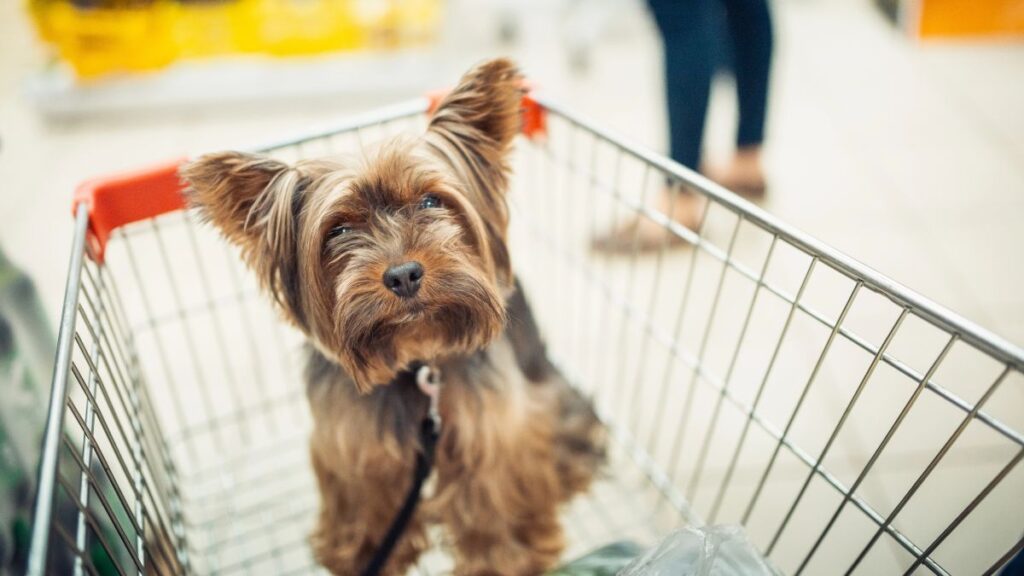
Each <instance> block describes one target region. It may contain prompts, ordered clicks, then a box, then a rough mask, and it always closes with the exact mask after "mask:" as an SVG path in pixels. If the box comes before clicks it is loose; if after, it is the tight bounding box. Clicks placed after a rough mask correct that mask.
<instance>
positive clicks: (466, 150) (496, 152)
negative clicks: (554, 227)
mask: <svg viewBox="0 0 1024 576" xmlns="http://www.w3.org/2000/svg"><path fill="white" fill-rule="evenodd" d="M525 91H526V90H525V88H524V84H523V77H522V75H521V74H520V73H519V69H518V68H517V67H516V65H515V64H513V63H512V62H511V61H510V60H506V59H504V58H499V59H495V60H488V61H486V62H484V63H482V64H479V65H477V66H476V67H475V68H473V69H472V70H470V71H469V72H467V73H466V75H465V76H463V77H462V79H461V80H460V81H459V84H458V85H457V86H456V87H455V89H454V90H452V91H451V92H450V93H449V94H448V96H446V97H445V98H444V99H443V100H442V101H441V103H440V105H438V107H437V110H436V111H435V112H434V116H433V118H431V120H430V125H429V127H428V129H427V134H426V142H427V144H428V146H429V147H430V148H431V149H432V150H433V151H434V152H435V153H436V154H437V155H439V156H440V157H441V158H442V159H443V160H444V161H446V162H447V164H448V165H449V166H450V167H451V168H452V171H453V173H454V176H455V177H456V178H457V179H458V180H459V181H460V182H459V183H460V185H461V186H460V187H461V189H462V190H463V193H464V194H465V195H466V196H467V198H468V199H469V201H470V202H471V203H472V204H473V206H474V208H475V209H476V210H477V211H478V212H479V213H480V215H481V217H482V219H483V221H484V223H485V226H486V227H487V229H488V233H489V236H490V238H489V240H490V242H489V243H490V249H491V252H492V256H493V259H494V264H495V269H496V270H497V272H498V275H499V279H500V280H501V281H502V283H503V284H506V285H509V286H510V285H511V282H512V274H511V263H510V261H509V256H508V249H507V247H506V245H505V237H506V234H507V230H508V206H507V204H506V203H505V193H506V192H507V190H508V172H509V170H508V153H509V151H510V150H511V145H512V141H513V139H515V136H516V134H518V133H519V130H520V128H521V126H522V110H521V108H522V101H523V95H524V94H525Z"/></svg>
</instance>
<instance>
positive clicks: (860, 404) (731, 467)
mask: <svg viewBox="0 0 1024 576" xmlns="http://www.w3.org/2000/svg"><path fill="white" fill-rule="evenodd" d="M526 104H527V110H528V112H529V113H530V122H529V124H530V127H531V130H530V133H531V137H530V138H529V139H523V141H522V142H520V144H519V151H518V153H517V156H516V160H515V166H514V172H515V178H514V180H515V182H514V184H513V190H512V191H511V193H510V201H511V202H512V209H513V217H512V221H513V229H512V231H511V243H512V250H513V255H514V260H515V268H516V270H517V272H518V274H519V275H520V276H521V278H522V280H523V282H524V284H525V286H526V291H527V293H528V295H529V297H530V298H531V299H532V302H533V306H534V308H535V312H536V315H537V316H538V318H539V319H540V321H541V323H542V325H543V326H542V327H543V330H544V332H545V334H546V336H547V338H548V340H549V344H550V349H551V353H552V355H553V358H554V359H555V360H556V361H557V363H558V364H559V366H560V367H561V368H562V370H563V371H564V372H565V374H566V375H567V376H568V377H569V378H570V379H571V380H572V382H574V384H575V385H577V386H578V387H579V388H580V389H581V390H582V391H583V392H584V393H586V394H588V395H589V396H591V397H592V398H593V399H594V402H595V404H596V407H597V409H598V411H599V413H600V415H601V417H602V419H603V420H604V421H605V422H606V423H607V424H608V426H609V429H610V431H611V435H612V437H613V440H614V442H613V448H612V450H611V455H610V464H609V466H608V469H607V472H606V474H604V475H603V477H602V478H601V480H600V481H599V482H598V483H597V484H596V485H595V486H594V488H593V489H592V490H591V491H590V493H588V494H587V495H585V496H581V497H580V498H578V499H577V500H576V501H574V502H573V503H572V504H571V505H570V506H568V508H567V510H566V513H565V518H566V520H565V525H566V529H567V535H568V540H569V543H570V546H569V549H568V550H567V557H570V556H572V555H575V554H579V553H581V552H584V551H586V550H589V549H591V548H593V547H596V546H598V545H600V544H604V543H607V542H610V541H613V540H621V539H631V540H635V541H637V542H639V543H641V544H650V543H653V542H655V541H657V539H659V538H661V537H663V536H664V535H665V534H667V533H668V532H669V531H670V530H671V529H673V528H675V527H678V526H681V525H683V524H688V523H690V524H700V523H705V522H706V523H739V524H742V525H744V526H745V528H746V530H747V533H748V535H749V537H750V539H751V541H752V542H753V543H754V545H755V546H756V547H757V548H758V549H759V550H761V551H762V552H763V553H764V554H765V555H766V556H767V558H769V559H770V561H771V562H772V563H773V564H774V565H775V566H776V567H778V569H779V570H781V571H783V572H785V573H795V574H800V573H803V574H837V573H850V572H854V571H856V572H858V573H864V574H889V573H908V574H909V573H920V572H932V573H935V574H951V573H956V574H978V573H985V574H990V573H993V572H995V571H997V570H998V569H999V568H1000V567H1001V566H1002V565H1004V564H1005V563H1007V562H1008V561H1009V559H1011V558H1012V557H1013V556H1014V555H1015V554H1017V553H1018V552H1019V551H1020V550H1021V548H1022V546H1024V539H1022V533H1024V498H1022V497H1021V495H1022V494H1024V473H1022V471H1021V467H1019V466H1018V464H1019V463H1020V461H1021V458H1022V456H1024V433H1022V430H1024V409H1022V408H1024V376H1022V369H1024V351H1022V350H1021V349H1019V348H1017V347H1014V346H1013V345H1011V344H1009V343H1007V342H1005V341H1003V340H1001V339H1000V338H998V337H996V336H994V335H992V334H990V333H989V332H987V331H985V330H983V329H981V328H980V327H978V326H976V325H974V324H972V323H970V322H968V321H967V320H964V319H963V318H961V317H959V316H957V315H955V314H953V313H951V312H949V311H948V310H946V309H944V308H942V307H940V306H938V305H936V304H934V303H932V302H930V301H929V300H927V299H925V298H923V297H922V296H920V295H918V294H916V293H914V292H912V291H910V290H908V289H906V288H904V287H902V286H900V285H899V284H897V283H895V282H893V281H892V280H890V279H888V278H886V277H884V276H882V275H881V274H879V273H877V272H875V271H873V270H871V269H870V268H868V267H866V266H864V265H862V264H860V263H858V262H856V261H854V260H852V259H851V258H849V257H847V256H845V255H843V254H841V253H840V252H838V251H836V250H834V249H832V248H830V247H828V246H826V245H824V244H822V243H821V242H818V241H816V240H814V239H812V238H810V237H808V236H807V235H805V234H802V233H800V232H798V231H796V230H794V229H793V228H791V227H790V226H787V225H786V224H784V223H782V222H780V221H779V220H777V219H775V218H773V217H772V216H770V215H768V214H766V213H765V212H763V211H762V210H760V209H758V208H757V207H755V206H753V205H751V204H749V203H747V202H745V201H743V200H742V199H739V198H738V197H736V196H734V195H733V194H731V193H730V192H728V191H726V190H724V189H722V188H720V187H718V186H716V185H715V184H713V183H711V182H709V181H707V180H705V179H704V178H702V177H700V176H699V175H697V174H695V173H693V172H691V171H689V170H687V169H685V168H683V167H682V166H679V165H677V164H675V163H673V162H671V161H670V160H667V159H665V158H663V157H661V156H658V155H656V154H653V153H650V152H648V151H645V150H643V149H641V148H639V147H636V146H633V145H630V144H628V143H625V142H624V141H622V140H620V139H619V138H616V137H614V136H613V135H611V134H610V133H608V132H605V131H603V130H601V129H600V128H597V127H596V126H595V125H594V124H592V123H590V122H588V121H585V120H583V119H582V118H580V117H579V116H578V115H577V114H575V113H574V112H571V111H569V110H568V109H566V108H563V107H561V106H558V105H556V104H554V103H551V102H548V101H546V100H543V99H533V98H528V99H527V100H526ZM428 108H429V102H428V101H427V99H421V100H415V101H411V102H408V103H404V104H400V105H397V106H394V107H389V108H386V109H383V110H379V111H377V112H374V113H372V114H369V115H366V116H362V117H359V118H355V119H352V120H349V121H345V122H342V123H339V124H336V125H333V126H329V127H327V128H320V129H318V130H316V131H311V132H308V133H306V134H302V135H300V136H297V137H294V138H288V139H284V140H281V141H279V142H276V143H274V144H271V145H266V146H259V147H253V148H252V149H254V150H262V151H265V152H268V153H271V154H274V155H276V156H280V157H282V158H285V159H288V160H294V159H296V158H298V157H305V156H318V155H324V154H331V153H341V152H344V151H352V150H358V149H361V148H362V147H363V146H364V145H370V144H371V143H372V142H374V141H378V140H381V139H384V138H386V137H389V136H391V135H394V134H398V133H400V132H404V131H410V130H411V131H415V130H422V129H423V128H424V127H425V124H426V122H425V120H426V117H427V110H428ZM176 164H177V163H170V164H167V165H165V166H162V167H157V168H154V169H150V170H145V171H140V172H138V173H135V174H128V175H121V176H117V177H113V178H109V179H105V180H99V181H94V182H91V183H87V184H86V185H84V186H83V187H82V189H81V190H80V192H79V195H78V196H77V197H76V198H77V199H76V204H75V206H76V207H75V211H74V212H75V234H74V243H73V246H72V254H71V264H70V272H69V275H68V280H67V291H66V294H65V300H64V309H63V313H62V317H61V324H60V338H59V347H58V354H57V359H56V366H55V369H54V376H53V383H52V397H51V400H50V405H49V419H48V421H47V426H46V434H45V439H44V443H43V449H42V453H41V461H42V463H41V466H40V477H39V484H38V497H37V504H36V510H35V523H34V526H33V530H32V534H31V549H30V554H29V556H30V557H29V563H28V567H29V573H30V574H43V573H56V574H67V573H74V574H94V575H95V574H141V573H151V574H180V573H194V574H235V573H253V574H287V573H309V572H315V571H317V567H316V565H315V563H314V562H313V560H312V558H311V556H310V552H309V549H308V545H307V541H306V539H307V535H308V533H309V532H310V530H311V527H312V520H313V516H314V514H315V509H316V506H317V491H316V489H315V484H314V483H313V481H312V478H311V475H310V472H309V465H308V462H307V451H306V437H307V434H308V432H309V427H310V419H309V415H308V413H307V409H306V406H305V399H304V394H303V385H302V380H301V377H300V375H299V371H298V367H297V366H296V364H297V363H298V362H299V359H298V358H297V357H296V354H297V349H298V346H299V342H300V337H299V336H298V335H297V334H296V333H295V332H293V331H292V330H291V329H289V328H287V327H286V326H285V325H283V324H282V323H281V322H280V321H279V320H278V317H277V316H276V315H275V314H274V313H273V312H272V311H271V309H270V308H269V307H268V306H267V304H266V300H267V299H266V298H263V297H261V295H260V294H259V292H258V290H257V286H256V283H255V281H254V279H253V278H252V277H251V276H250V275H249V274H248V273H247V272H246V271H245V270H244V269H243V268H242V267H241V265H240V263H239V258H238V254H237V253H236V252H235V251H234V250H233V249H232V248H230V247H228V246H227V245H225V244H224V243H223V242H222V241H221V240H220V239H219V237H218V236H217V234H216V233H214V232H213V231H212V230H211V229H209V228H208V227H207V226H205V225H202V224H199V223H197V222H196V221H195V219H194V215H192V214H189V213H188V212H187V211H184V210H181V208H182V204H181V199H180V196H179V194H178V192H179V186H180V184H179V182H178V180H177V176H176V173H175V166H176ZM666 182H668V183H670V184H672V185H679V186H685V187H686V188H689V189H690V190H692V191H693V192H694V193H697V194H701V195H703V196H704V197H706V198H707V200H708V202H707V204H706V208H705V209H704V213H703V215H702V218H701V224H700V226H699V227H698V228H697V229H696V230H690V229H687V228H685V227H683V226H680V225H678V224H676V223H674V222H673V221H670V220H669V219H667V218H666V217H665V216H664V215H663V214H662V213H660V212H657V211H654V210H652V209H650V208H648V207H647V206H649V205H650V202H648V200H649V199H650V198H652V195H653V194H654V193H655V192H656V191H657V190H658V189H659V188H660V187H662V186H665V185H666ZM636 214H640V215H643V216H645V217H647V218H649V219H651V220H652V221H654V222H655V223H657V224H659V225H661V226H662V227H664V229H665V230H666V231H667V235H666V239H668V238H669V237H670V236H671V237H673V238H675V239H676V240H679V239H681V240H683V241H685V243H686V244H688V246H687V247H685V248H682V249H675V248H672V249H670V245H671V244H675V243H676V242H668V241H667V240H666V242H665V247H664V248H663V249H662V250H660V251H658V253H657V254H654V255H644V256H641V255H639V254H636V253H633V254H627V255H625V256H622V257H605V256H597V255H595V254H593V253H592V252H591V251H590V249H589V238H591V237H592V236H593V233H594V232H595V231H596V230H598V229H604V228H606V227H607V226H609V225H616V223H619V222H622V221H623V219H624V218H626V217H631V216H633V215H636ZM368 497H371V496H370V495H368ZM481 520H482V521H485V519H481ZM432 537H433V538H434V539H435V540H436V541H437V543H438V546H437V547H436V549H435V550H433V551H431V552H430V553H428V554H426V555H425V556H424V557H423V558H422V559H421V561H420V563H419V566H418V567H417V570H418V571H419V573H421V574H438V573H446V572H448V571H450V570H451V564H450V563H449V561H448V559H447V556H446V555H445V552H444V549H445V546H444V534H443V533H441V532H440V531H438V532H437V533H434V534H433V535H432Z"/></svg>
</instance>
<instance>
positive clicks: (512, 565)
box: [439, 393, 564, 576]
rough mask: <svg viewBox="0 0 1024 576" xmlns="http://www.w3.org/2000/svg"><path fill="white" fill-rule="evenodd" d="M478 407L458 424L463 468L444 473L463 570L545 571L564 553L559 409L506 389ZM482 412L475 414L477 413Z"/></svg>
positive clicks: (477, 574) (449, 521)
mask: <svg viewBox="0 0 1024 576" xmlns="http://www.w3.org/2000/svg"><path fill="white" fill-rule="evenodd" d="M481 399H482V401H483V406H481V408H482V409H481V410H480V411H479V412H470V411H467V413H466V414H463V418H461V419H459V420H458V421H457V422H454V423H453V425H454V428H455V429H456V430H458V431H459V434H458V435H457V436H458V437H459V438H460V439H461V442H460V445H459V448H458V450H453V452H454V453H457V454H459V455H460V456H461V458H459V460H460V462H459V464H454V463H442V469H444V468H446V467H448V466H452V467H457V468H458V469H460V472H459V473H458V475H457V476H456V477H454V478H452V477H450V478H446V479H443V480H442V482H443V483H444V484H446V489H445V492H448V493H449V494H450V495H451V496H450V498H451V500H450V502H449V503H447V505H445V506H443V507H441V508H440V510H439V513H440V515H441V520H442V522H443V523H444V525H445V527H446V528H447V529H448V530H449V531H450V534H451V536H452V542H453V544H454V550H453V552H454V555H455V560H456V567H455V574H457V575H458V576H485V575H486V576H490V575H495V576H497V575H500V576H527V575H530V576H532V575H536V574H541V573H543V572H544V571H545V570H547V569H549V568H551V567H552V566H553V565H554V564H555V563H556V562H557V561H558V559H559V556H560V555H561V552H562V548H563V547H564V539H563V535H562V528H561V526H560V524H559V519H558V506H559V503H560V501H561V499H562V498H561V496H562V491H561V484H560V479H559V477H558V467H557V461H556V456H555V451H554V447H553V433H554V422H553V421H552V414H553V412H552V411H551V410H550V409H548V408H547V407H544V406H542V405H539V404H534V403H532V402H529V403H528V405H527V406H526V408H525V410H526V414H522V413H520V414H518V415H516V414H515V413H516V412H517V411H518V410H519V409H522V408H523V405H522V404H519V405H518V408H517V407H516V405H517V404H518V403H516V402H509V401H508V398H507V397H505V398H503V397H502V396H501V395H500V394H496V393H495V394H487V393H485V394H482V395H481ZM469 414H475V415H476V416H475V417H474V416H470V415H469Z"/></svg>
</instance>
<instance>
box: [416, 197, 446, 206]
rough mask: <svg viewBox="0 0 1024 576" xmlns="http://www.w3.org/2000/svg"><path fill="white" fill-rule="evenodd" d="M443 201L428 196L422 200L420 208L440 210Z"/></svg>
mask: <svg viewBox="0 0 1024 576" xmlns="http://www.w3.org/2000/svg"><path fill="white" fill-rule="evenodd" d="M440 207H441V199H440V198H438V197H437V196H435V195H433V194H427V195H426V196H424V197H423V198H422V199H421V200H420V208H440Z"/></svg>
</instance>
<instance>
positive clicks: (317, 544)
mask: <svg viewBox="0 0 1024 576" xmlns="http://www.w3.org/2000/svg"><path fill="white" fill-rule="evenodd" d="M311 452H312V461H313V471H314V473H315V474H316V479H317V483H318V484H319V487H320V517H319V519H318V521H317V525H316V529H315V530H314V532H313V534H312V537H311V544H312V547H313V555H314V557H315V558H316V560H317V562H319V563H320V564H322V565H323V566H324V567H325V568H327V569H328V570H329V571H330V572H331V573H332V574H339V575H344V576H350V575H351V576H355V575H358V574H361V573H362V571H363V569H364V568H365V567H366V566H367V565H368V564H369V563H370V560H371V559H372V558H373V556H374V554H375V553H376V552H377V549H378V547H379V546H380V543H381V541H382V540H383V539H384V535H385V534H386V533H387V530H388V528H389V527H390V525H391V522H392V521H393V520H394V517H395V515H396V514H397V512H398V509H399V507H400V506H401V503H402V500H403V499H404V497H405V493H406V491H407V490H408V489H409V486H408V485H409V483H410V482H411V475H412V468H411V466H412V463H411V461H410V462H408V463H404V462H398V461H395V460H392V459H389V458H387V457H381V458H378V459H377V460H378V461H376V462H375V463H374V465H373V466H371V467H368V469H369V470H371V471H372V472H370V473H367V474H358V473H353V471H354V470H356V465H355V462H340V461H339V457H340V455H341V454H344V453H345V452H344V451H338V450H335V449H332V447H331V446H319V445H318V442H317V439H316V438H315V437H314V440H313V444H312V447H311ZM382 456H383V455H382ZM345 470H348V473H347V474H346V473H343V471H345ZM426 548H427V538H426V534H425V530H424V528H423V522H422V521H421V520H420V518H419V515H418V514H417V515H414V516H413V519H412V521H411V522H410V523H409V525H408V527H406V529H405V531H404V533H403V534H402V537H401V538H400V539H399V541H398V545H397V546H396V547H395V549H394V551H393V552H392V554H391V557H390V558H389V559H388V561H387V563H386V564H385V566H384V569H383V571H381V574H382V575H385V576H399V575H401V574H405V573H406V571H407V570H408V569H409V567H410V566H411V565H412V564H413V563H414V562H415V561H416V559H417V558H418V557H419V555H420V553H421V552H422V551H423V550H424V549H426Z"/></svg>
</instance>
